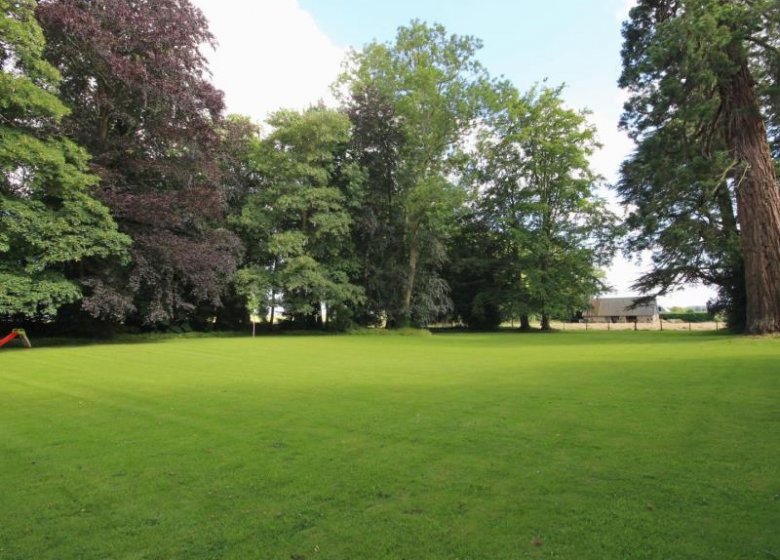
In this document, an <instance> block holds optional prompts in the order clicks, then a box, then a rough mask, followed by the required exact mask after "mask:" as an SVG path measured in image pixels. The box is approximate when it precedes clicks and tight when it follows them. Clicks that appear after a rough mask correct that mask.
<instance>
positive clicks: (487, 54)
mask: <svg viewBox="0 0 780 560" xmlns="http://www.w3.org/2000/svg"><path fill="white" fill-rule="evenodd" d="M192 1H193V3H194V4H196V5H197V6H199V7H200V8H201V9H202V10H203V12H204V14H205V15H206V17H207V18H208V20H209V23H210V28H211V32H212V33H213V34H214V36H215V37H216V40H217V43H218V46H217V48H216V50H213V51H210V50H209V51H207V52H206V54H207V56H208V58H209V61H210V65H211V70H212V72H213V78H214V82H215V84H216V85H217V87H219V88H220V89H222V90H223V91H224V92H225V100H226V103H227V107H228V111H229V112H231V113H241V114H245V115H249V116H250V117H252V118H253V119H255V120H256V121H257V122H262V121H263V120H264V119H265V117H266V116H267V115H268V113H270V112H272V111H274V110H276V109H280V108H292V109H303V108H306V107H307V106H309V105H311V104H313V103H316V102H318V101H320V100H322V101H324V102H325V103H333V98H332V96H331V94H330V84H331V83H332V82H333V81H334V80H335V79H336V76H337V75H338V73H339V71H340V68H341V63H342V61H343V60H344V57H345V56H346V55H347V53H348V52H349V49H350V48H355V49H360V48H361V47H362V46H363V45H365V44H366V43H369V42H371V41H374V40H377V41H380V42H386V41H391V40H392V39H393V38H394V37H395V33H396V30H397V28H398V27H399V26H401V25H406V24H408V23H409V22H410V21H411V20H413V19H419V20H421V21H426V22H429V23H433V22H436V23H441V24H443V25H444V26H445V27H446V28H447V30H448V31H449V32H451V33H457V34H459V35H473V36H475V37H478V38H480V39H481V40H482V41H483V44H484V46H483V48H482V50H481V51H480V53H479V55H478V58H479V59H480V61H481V62H482V64H483V65H484V66H485V67H486V68H487V69H488V71H489V72H490V74H491V75H493V76H496V77H498V76H503V77H505V78H507V79H509V80H511V81H512V82H513V83H514V84H515V86H517V87H518V88H519V89H520V90H521V91H522V90H527V89H528V88H530V87H531V86H533V85H534V84H535V83H538V82H540V81H542V80H547V82H548V83H549V84H550V85H559V84H566V89H565V90H564V98H565V99H566V102H567V104H568V105H569V106H570V107H572V108H575V109H584V108H587V109H589V110H590V111H591V112H592V114H591V116H590V120H591V122H592V123H593V124H595V125H596V127H597V128H598V131H599V140H600V142H601V143H602V145H603V148H602V150H600V152H599V153H597V154H595V155H594V157H593V158H592V161H591V163H592V166H593V168H594V169H595V170H596V171H598V172H599V173H600V174H601V175H603V176H604V177H605V179H606V181H607V182H608V183H614V182H616V181H617V179H618V170H619V166H620V162H621V161H622V160H623V159H624V158H625V157H626V155H628V154H629V153H630V152H631V150H632V147H633V144H632V142H631V140H630V139H629V138H628V137H627V136H626V135H625V134H624V133H623V132H621V131H619V130H618V128H617V124H618V120H619V118H620V113H621V110H622V104H623V101H624V99H625V94H624V93H623V92H622V91H621V90H620V89H619V88H618V86H617V80H618V77H619V75H620V68H621V62H620V46H621V36H620V28H621V23H622V21H623V20H624V19H625V18H626V17H627V15H628V11H629V9H630V7H631V5H632V3H633V0H545V1H540V0H479V1H474V0H449V1H436V0H394V1H390V2H388V1H385V0H383V1H380V0H192ZM605 194H606V195H607V196H611V193H610V192H609V191H606V192H605ZM616 210H618V211H621V212H622V210H620V209H619V208H617V207H616ZM646 268H647V263H646V262H644V263H643V262H641V259H637V258H633V259H632V260H627V259H626V258H624V257H622V256H619V257H618V258H616V259H615V263H614V264H613V266H612V268H610V269H609V271H608V273H607V281H608V283H609V284H610V285H611V286H613V287H614V291H613V293H611V294H608V295H634V294H635V293H636V292H634V291H633V290H631V287H630V286H631V284H632V283H633V281H634V280H635V279H636V278H637V277H638V276H639V275H640V274H641V272H642V270H644V269H646ZM713 296H714V293H713V292H712V291H711V290H710V289H707V288H704V287H700V286H689V287H687V288H686V289H684V290H681V291H679V292H676V293H674V294H671V295H670V296H666V297H664V298H661V300H660V303H661V304H662V305H664V306H666V307H671V306H675V305H680V306H690V305H704V304H706V302H707V300H709V299H711V298H712V297H713Z"/></svg>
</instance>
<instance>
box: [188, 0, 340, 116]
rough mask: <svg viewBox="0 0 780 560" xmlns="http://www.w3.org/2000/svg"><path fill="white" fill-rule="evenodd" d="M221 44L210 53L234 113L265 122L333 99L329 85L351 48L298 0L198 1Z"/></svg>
mask: <svg viewBox="0 0 780 560" xmlns="http://www.w3.org/2000/svg"><path fill="white" fill-rule="evenodd" d="M193 3H194V4H195V5H197V6H198V7H200V9H201V10H203V13H204V14H205V15H206V17H207V18H208V20H209V24H210V29H211V32H212V33H213V34H214V36H215V37H216V39H217V42H218V43H219V44H218V46H217V49H216V51H215V52H207V53H206V54H207V56H208V58H209V61H210V63H211V70H212V72H213V73H214V83H215V84H216V86H217V87H218V88H220V89H221V90H223V91H224V92H225V96H226V97H225V101H226V103H227V108H228V111H229V112H231V113H241V114H244V115H249V116H250V117H252V118H253V119H254V120H256V121H262V120H264V119H265V118H266V116H267V115H268V113H270V112H272V111H274V110H276V109H280V108H293V109H303V108H305V107H307V106H309V105H311V104H314V103H317V102H318V101H319V100H320V99H322V100H324V101H325V102H326V103H332V102H333V99H332V96H331V94H330V90H329V86H330V84H331V83H332V82H333V81H334V80H335V79H336V77H337V76H338V73H339V69H340V66H341V62H342V60H343V58H344V56H345V54H346V52H347V50H346V48H344V47H341V46H339V45H337V44H335V43H334V42H333V41H332V40H331V39H330V38H329V37H328V36H327V35H326V34H325V33H323V32H322V30H320V29H319V27H318V26H317V23H316V22H315V21H314V18H313V17H312V16H311V14H309V13H308V12H306V11H305V10H303V9H302V8H301V7H300V6H299V5H298V0H260V1H258V0H231V1H230V2H225V0H193Z"/></svg>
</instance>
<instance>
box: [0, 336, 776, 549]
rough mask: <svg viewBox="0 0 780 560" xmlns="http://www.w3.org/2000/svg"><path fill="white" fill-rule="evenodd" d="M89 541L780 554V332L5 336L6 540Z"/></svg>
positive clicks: (2, 452) (0, 409) (2, 509)
mask: <svg viewBox="0 0 780 560" xmlns="http://www.w3.org/2000/svg"><path fill="white" fill-rule="evenodd" d="M33 342H35V341H34V340H33ZM74 558H79V559H93V558H94V559H98V558H100V559H103V558H117V559H167V558H181V559H216V558H236V559H245V558H246V559H248V558H261V559H281V560H314V559H323V560H325V559H334V560H336V559H338V560H349V559H361V560H362V559H409V560H417V559H421V560H425V559H448V560H454V559H461V560H465V559H485V560H499V559H512V560H516V559H523V558H531V559H535V558H539V559H541V558H562V559H574V560H582V559H598V560H607V559H624V558H631V559H661V558H663V559H674V558H676V559H686V560H688V559H706V560H716V559H724V560H726V559H728V560H731V559H750V560H755V559H770V560H771V559H773V558H780V339H751V338H735V337H730V336H727V335H724V334H708V333H697V332H694V333H684V332H682V333H657V332H638V333H635V332H589V333H585V332H567V333H557V334H551V335H541V334H528V335H517V334H509V333H506V334H495V335H469V334H447V335H435V336H427V337H423V336H409V337H403V336H368V335H366V336H341V337H324V336H313V337H297V336H290V337H270V338H257V339H251V338H224V339H220V338H204V339H178V340H167V341H161V342H156V343H136V344H110V345H101V346H83V347H67V348H42V349H33V350H29V351H22V350H10V351H9V350H5V349H4V350H0V559H2V560H6V559H36V560H37V559H74Z"/></svg>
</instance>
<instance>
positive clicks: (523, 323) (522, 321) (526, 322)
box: [520, 313, 531, 331]
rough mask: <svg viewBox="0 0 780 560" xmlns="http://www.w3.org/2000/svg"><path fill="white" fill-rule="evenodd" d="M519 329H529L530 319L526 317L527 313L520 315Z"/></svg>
mask: <svg viewBox="0 0 780 560" xmlns="http://www.w3.org/2000/svg"><path fill="white" fill-rule="evenodd" d="M520 330H521V331H530V330H531V321H530V320H529V319H528V314H527V313H524V314H522V315H520Z"/></svg>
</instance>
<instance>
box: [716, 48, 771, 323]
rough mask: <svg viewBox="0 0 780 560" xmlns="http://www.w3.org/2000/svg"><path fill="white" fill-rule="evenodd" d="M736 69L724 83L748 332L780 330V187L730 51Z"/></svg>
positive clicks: (754, 105) (746, 77) (748, 82)
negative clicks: (735, 164)
mask: <svg viewBox="0 0 780 560" xmlns="http://www.w3.org/2000/svg"><path fill="white" fill-rule="evenodd" d="M729 54H730V55H731V58H732V60H733V61H734V62H736V63H737V64H738V65H739V70H738V71H737V72H736V73H735V74H734V75H733V76H732V77H731V80H730V82H729V83H728V84H727V86H726V88H725V89H726V91H725V94H726V98H725V105H726V110H727V116H728V119H729V121H728V124H729V126H728V130H729V133H728V134H729V142H730V144H731V148H732V150H733V152H734V157H735V159H736V160H737V161H738V162H739V166H738V168H737V169H738V171H737V174H736V176H735V180H736V181H737V182H738V183H737V217H738V220H739V228H740V239H741V243H742V251H743V254H744V261H745V288H746V292H747V313H746V319H747V322H746V331H747V332H748V333H751V334H764V333H772V332H780V189H779V188H778V184H777V176H776V173H775V165H774V161H773V159H772V155H771V152H770V151H769V143H768V141H767V132H766V128H765V126H764V121H763V118H762V116H761V113H760V110H759V103H758V99H757V97H756V92H755V82H754V81H753V78H752V76H751V75H750V70H749V68H748V65H747V61H746V60H744V57H743V56H742V55H741V52H740V51H739V50H738V49H737V48H734V49H732V50H731V51H730V53H729Z"/></svg>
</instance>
